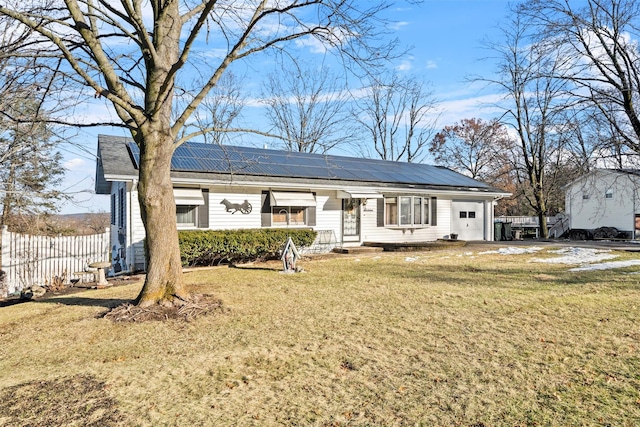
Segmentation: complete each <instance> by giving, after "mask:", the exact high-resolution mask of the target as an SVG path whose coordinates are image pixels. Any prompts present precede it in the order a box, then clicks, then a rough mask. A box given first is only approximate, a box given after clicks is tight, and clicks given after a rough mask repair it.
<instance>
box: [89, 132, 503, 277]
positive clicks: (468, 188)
mask: <svg viewBox="0 0 640 427" xmlns="http://www.w3.org/2000/svg"><path fill="white" fill-rule="evenodd" d="M138 159H139V150H138V147H137V146H136V144H135V143H133V141H132V140H130V139H127V138H121V137H114V136H106V135H100V136H99V137H98V159H97V168H96V193H98V194H110V195H111V224H112V226H111V229H112V257H113V262H114V269H115V270H116V271H121V270H133V269H135V270H139V269H140V270H141V269H144V268H145V265H144V244H143V240H144V237H145V230H144V228H143V225H142V221H141V219H140V208H139V205H138V197H137V190H136V188H137V180H138V170H137V167H138ZM172 180H173V183H174V196H175V201H176V205H177V207H176V221H177V223H178V227H179V228H181V229H198V228H201V229H207V228H208V229H239V228H261V227H311V228H313V229H315V230H316V231H318V232H319V234H321V235H322V236H324V237H323V238H326V236H330V237H331V239H332V240H333V241H334V242H335V243H336V244H337V245H338V246H352V245H362V244H363V243H365V242H379V243H389V242H393V243H404V242H424V241H434V240H437V239H441V238H449V237H450V236H451V235H452V234H457V235H458V238H459V239H461V240H493V229H494V227H493V221H494V218H493V211H494V205H495V203H496V201H497V200H498V199H500V198H502V197H504V196H507V195H509V194H508V193H505V192H503V191H501V190H498V189H495V188H492V187H491V186H489V185H487V184H485V183H482V182H479V181H476V180H474V179H471V178H469V177H466V176H464V175H461V174H459V173H456V172H454V171H452V170H450V169H447V168H443V167H439V166H431V165H424V164H416V163H401V162H391V161H383V160H372V159H362V158H352V157H343V156H330V155H322V154H309V153H297V152H287V151H278V150H266V149H256V148H248V147H232V146H219V145H211V144H200V143H185V144H183V145H181V146H180V147H178V149H177V150H176V152H175V153H174V156H173V160H172Z"/></svg>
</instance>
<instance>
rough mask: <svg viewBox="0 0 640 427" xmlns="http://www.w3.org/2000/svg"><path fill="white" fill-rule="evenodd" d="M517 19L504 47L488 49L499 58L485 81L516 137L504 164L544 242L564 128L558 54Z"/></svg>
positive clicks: (505, 31) (508, 28) (506, 33)
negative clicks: (509, 166)
mask: <svg viewBox="0 0 640 427" xmlns="http://www.w3.org/2000/svg"><path fill="white" fill-rule="evenodd" d="M522 18H523V17H522V16H521V15H519V14H517V13H516V14H515V15H514V16H513V20H512V22H510V23H509V25H508V26H505V27H504V28H503V34H504V39H505V40H504V44H500V45H498V44H493V45H491V46H490V47H491V48H492V49H493V50H494V51H495V52H496V53H497V55H498V57H499V70H498V76H497V78H496V79H495V80H490V82H491V83H493V84H494V85H495V86H496V87H498V88H499V89H500V90H501V91H502V92H503V93H504V95H505V99H504V102H503V104H501V105H500V106H501V107H502V108H504V115H503V118H502V121H503V122H504V123H505V124H507V125H508V126H511V127H512V128H513V129H514V131H515V134H516V135H517V138H516V141H515V142H514V143H513V144H512V145H511V147H512V148H511V151H510V153H509V154H510V157H509V158H510V161H511V163H512V165H513V170H514V173H515V174H516V178H517V181H518V182H519V183H520V186H519V188H520V191H521V194H522V196H523V197H524V198H525V199H526V200H527V201H528V203H529V205H530V207H531V208H532V209H533V211H534V212H535V214H536V215H537V216H538V218H539V221H540V222H539V224H540V234H541V236H542V237H547V234H548V229H547V225H546V215H547V213H548V201H549V194H550V192H549V188H550V187H551V186H555V185H556V183H557V178H558V172H559V171H560V168H558V167H557V165H558V164H560V163H561V162H562V159H563V157H562V156H563V143H564V139H563V138H562V131H563V129H562V126H563V125H564V124H566V116H565V115H564V109H565V107H566V104H565V103H564V100H565V99H564V94H565V93H566V82H565V81H564V80H563V79H560V78H558V77H557V76H558V75H559V74H560V73H561V71H562V67H563V65H564V58H563V55H562V53H561V52H560V51H558V50H557V49H553V48H552V46H549V45H548V44H546V43H544V42H543V41H540V40H538V39H537V38H536V37H535V34H534V33H533V32H532V31H531V27H530V26H529V25H528V22H526V21H525V20H523V19H522Z"/></svg>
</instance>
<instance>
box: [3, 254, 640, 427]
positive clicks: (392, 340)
mask: <svg viewBox="0 0 640 427" xmlns="http://www.w3.org/2000/svg"><path fill="white" fill-rule="evenodd" d="M550 249H553V248H544V249H541V250H539V251H536V252H535V253H519V252H508V251H507V252H502V253H500V252H498V253H483V251H481V250H479V249H478V250H474V249H470V248H465V247H463V248H460V249H455V250H446V251H438V252H421V253H410V254H407V253H403V254H398V253H391V254H387V253H383V254H375V255H374V254H371V255H361V256H339V257H332V258H326V259H315V260H306V261H303V262H301V263H300V265H301V266H302V267H303V268H304V270H305V272H304V273H299V274H281V273H279V270H280V269H281V264H280V263H266V264H253V265H247V266H243V267H242V268H228V267H216V268H212V269H201V270H194V271H191V272H188V273H186V280H187V281H188V283H189V284H190V285H191V287H192V289H193V291H194V292H195V293H203V294H212V295H214V296H216V297H217V298H220V299H221V300H222V301H223V305H224V310H221V311H219V312H217V313H215V314H212V315H208V316H203V317H198V318H197V319H195V320H193V321H191V322H180V321H172V320H169V321H165V322H157V321H151V322H144V323H127V324H124V323H113V322H111V321H109V320H107V319H103V318H101V317H100V316H101V315H102V314H104V313H105V312H106V310H107V308H108V307H110V306H114V305H117V304H120V303H122V302H125V301H127V300H130V299H133V298H135V296H136V295H137V293H138V291H139V288H140V284H133V285H125V286H117V287H113V288H109V289H103V290H95V291H87V292H83V293H80V294H75V295H65V296H60V297H56V298H52V299H47V300H43V301H37V302H29V303H23V304H17V305H13V306H8V307H3V308H0V372H2V375H1V376H0V425H21V426H22V425H34V426H35V425H89V424H95V425H101V426H115V425H123V426H131V425H144V426H158V425H179V426H194V425H211V426H236V425H239V426H251V425H255V426H275V425H305V426H306V425H322V426H324V425H327V426H331V425H336V426H342V425H345V426H346V425H354V426H365V425H367V426H369V425H383V426H395V425H397V426H402V425H411V426H413V425H425V426H431V425H460V426H496V425H508V426H513V425H594V426H596V425H597V426H602V425H616V426H633V425H638V424H640V275H638V274H637V272H638V270H639V269H640V267H638V266H637V265H635V264H634V263H637V262H638V260H640V256H639V255H637V254H631V253H623V252H619V253H614V254H615V255H619V256H618V257H617V258H615V259H614V260H612V261H618V262H619V261H630V262H629V263H627V264H621V268H616V269H606V270H593V269H583V270H582V271H570V269H571V268H572V267H576V265H566V264H560V263H553V262H531V260H532V259H534V258H535V259H547V258H548V259H551V258H554V257H557V256H558V255H557V254H555V253H552V252H551V251H550ZM624 265H627V266H626V267H625V266H624Z"/></svg>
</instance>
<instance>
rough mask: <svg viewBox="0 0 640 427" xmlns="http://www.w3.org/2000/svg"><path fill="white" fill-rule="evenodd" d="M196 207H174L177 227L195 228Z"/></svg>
mask: <svg viewBox="0 0 640 427" xmlns="http://www.w3.org/2000/svg"><path fill="white" fill-rule="evenodd" d="M197 212H198V207H197V206H195V205H178V206H176V221H177V223H178V227H195V226H196V224H197V222H196V219H197Z"/></svg>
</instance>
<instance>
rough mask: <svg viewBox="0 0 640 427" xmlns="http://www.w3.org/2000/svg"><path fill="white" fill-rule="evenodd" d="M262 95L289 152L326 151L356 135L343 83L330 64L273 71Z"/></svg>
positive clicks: (274, 131)
mask: <svg viewBox="0 0 640 427" xmlns="http://www.w3.org/2000/svg"><path fill="white" fill-rule="evenodd" d="M263 98H264V102H265V103H266V105H267V107H268V109H267V117H268V118H269V122H270V123H271V126H272V129H273V130H272V132H273V133H275V134H276V135H277V136H278V137H279V139H280V140H281V141H282V144H283V145H284V148H285V149H286V150H288V151H299V152H305V153H316V152H321V153H326V152H327V151H329V150H330V149H332V148H334V147H336V146H338V145H341V144H344V143H348V142H349V141H350V140H351V139H352V138H353V133H352V132H351V131H350V130H349V126H348V124H349V118H348V117H347V115H348V112H347V111H346V103H347V98H346V96H345V92H344V89H343V85H342V84H341V83H340V79H339V78H338V77H337V76H336V75H334V74H332V73H331V71H330V70H329V68H327V67H320V68H312V67H310V66H307V65H298V64H294V66H293V68H288V69H284V70H281V71H278V72H277V73H273V74H271V75H270V76H269V78H268V80H267V83H266V87H265V89H264V91H263Z"/></svg>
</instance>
